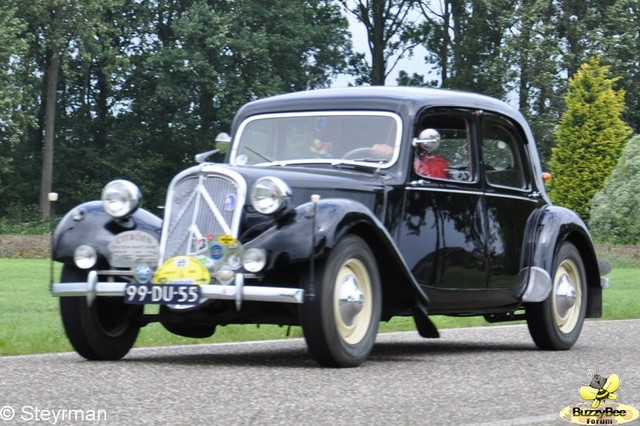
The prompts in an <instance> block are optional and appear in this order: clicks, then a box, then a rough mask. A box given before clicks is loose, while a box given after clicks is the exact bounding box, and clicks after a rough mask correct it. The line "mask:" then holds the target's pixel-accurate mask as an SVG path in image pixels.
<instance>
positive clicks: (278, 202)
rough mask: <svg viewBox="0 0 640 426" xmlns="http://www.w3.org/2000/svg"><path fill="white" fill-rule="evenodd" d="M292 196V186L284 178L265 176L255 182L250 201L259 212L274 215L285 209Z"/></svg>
mask: <svg viewBox="0 0 640 426" xmlns="http://www.w3.org/2000/svg"><path fill="white" fill-rule="evenodd" d="M290 197H291V188H289V185H287V184H286V183H285V182H284V181H283V180H282V179H280V178H277V177H275V176H264V177H261V178H260V179H258V180H256V181H255V183H254V184H253V186H252V188H251V194H250V201H251V205H252V206H253V208H254V209H255V210H256V211H257V212H258V213H262V214H265V215H272V214H274V213H278V212H279V211H281V210H283V209H284V208H285V207H286V206H287V204H288V201H289V199H290Z"/></svg>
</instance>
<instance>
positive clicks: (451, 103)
mask: <svg viewBox="0 0 640 426" xmlns="http://www.w3.org/2000/svg"><path fill="white" fill-rule="evenodd" d="M425 107H426V108H428V107H461V108H472V109H482V110H487V111H492V112H496V113H499V114H503V115H506V116H509V117H511V118H513V119H514V120H516V121H517V122H518V124H519V125H520V126H521V127H522V128H523V129H524V130H525V133H527V134H528V136H530V130H529V126H528V124H527V122H526V120H525V118H524V117H523V116H522V114H520V112H519V111H518V110H517V109H515V108H513V107H512V106H510V105H509V104H507V103H506V102H503V101H501V100H498V99H495V98H492V97H489V96H485V95H480V94H477V93H471V92H464V91H457V90H448V89H435V88H427V87H409V86H359V87H346V88H330V89H316V90H307V91H303V92H294V93H287V94H283V95H277V96H272V97H268V98H264V99H259V100H256V101H252V102H249V103H247V104H246V105H244V106H243V107H242V108H241V109H240V110H239V111H238V114H237V115H236V119H235V121H236V123H235V124H238V123H239V122H240V121H242V120H244V119H245V118H246V117H248V116H251V115H256V114H264V113H269V112H272V113H276V112H293V111H313V110H342V109H344V110H353V109H357V110H385V111H393V112H397V113H398V114H400V115H402V116H415V115H416V114H417V113H418V112H419V111H420V110H422V109H424V108H425ZM234 128H235V125H234Z"/></svg>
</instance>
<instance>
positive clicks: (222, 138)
mask: <svg viewBox="0 0 640 426" xmlns="http://www.w3.org/2000/svg"><path fill="white" fill-rule="evenodd" d="M215 141H216V144H226V145H228V144H230V143H231V136H229V133H226V132H221V133H218V135H217V136H216V139H215Z"/></svg>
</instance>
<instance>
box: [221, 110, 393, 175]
mask: <svg viewBox="0 0 640 426" xmlns="http://www.w3.org/2000/svg"><path fill="white" fill-rule="evenodd" d="M328 116H365V117H370V116H377V117H390V118H391V119H393V121H395V123H396V135H395V140H394V146H393V156H392V157H391V158H390V159H389V160H388V161H387V162H386V163H384V162H383V163H382V164H380V163H370V162H362V161H352V163H354V164H358V165H361V166H366V167H371V168H372V169H388V168H389V167H391V166H393V165H394V164H395V163H396V161H397V160H398V157H399V156H400V145H401V142H402V133H403V132H404V128H403V124H402V119H401V118H400V116H399V115H398V114H397V113H394V112H388V111H379V110H376V111H370V110H356V111H350V110H342V111H341V110H337V111H327V110H315V111H305V112H278V113H270V114H259V115H255V116H252V117H248V118H247V119H245V120H244V121H243V122H242V123H240V126H239V127H238V130H237V132H236V134H235V135H234V136H233V141H232V143H231V150H230V152H229V164H231V165H234V166H235V165H238V164H236V154H237V153H238V144H239V143H240V139H241V137H242V133H243V132H244V129H245V127H246V126H247V124H249V123H251V122H252V121H255V120H264V119H269V118H287V117H328ZM339 161H340V159H338V158H332V159H326V160H324V159H313V161H312V159H307V160H300V161H296V160H291V161H290V160H282V161H274V162H272V163H268V162H267V163H260V164H259V165H260V166H270V165H276V166H283V165H290V164H293V165H295V164H309V163H323V164H324V163H326V164H332V163H335V162H339ZM347 163H348V162H347ZM242 165H243V166H244V164H242ZM253 165H254V166H256V165H258V164H253Z"/></svg>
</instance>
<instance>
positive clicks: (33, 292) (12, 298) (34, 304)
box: [0, 259, 640, 355]
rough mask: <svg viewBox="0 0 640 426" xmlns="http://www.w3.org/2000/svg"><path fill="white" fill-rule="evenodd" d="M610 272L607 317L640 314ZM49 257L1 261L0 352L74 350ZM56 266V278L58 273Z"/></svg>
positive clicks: (268, 334) (241, 334) (176, 340)
mask: <svg viewBox="0 0 640 426" xmlns="http://www.w3.org/2000/svg"><path fill="white" fill-rule="evenodd" d="M614 264H620V267H616V268H614V270H613V272H612V273H611V274H610V275H609V278H610V280H611V288H609V289H608V290H605V292H604V315H603V318H602V319H628V318H640V298H638V297H637V296H638V294H639V293H638V291H639V289H640V283H639V279H638V277H640V268H638V267H637V266H636V265H634V264H630V263H625V262H624V261H620V262H616V263H614ZM49 268H50V264H49V262H48V261H47V260H32V259H0V355H19V354H31V353H43V352H64V351H71V350H72V349H71V346H70V345H69V343H68V341H67V339H66V337H65V335H64V331H63V329H62V325H61V322H60V315H59V312H58V300H57V298H54V297H52V296H51V295H50V294H49V284H48V283H49ZM59 270H60V268H59V265H56V271H55V276H56V277H58V276H59ZM433 320H434V322H435V323H436V325H437V326H438V327H439V328H448V327H466V326H479V325H487V323H486V322H485V321H484V320H483V319H482V318H452V317H443V316H434V317H433ZM414 329H415V327H414V325H413V320H412V319H411V318H394V319H393V320H392V321H390V322H388V323H383V324H382V325H381V327H380V330H381V331H382V332H384V331H398V330H414ZM287 334H288V335H289V336H291V337H301V336H302V332H301V330H300V328H299V327H291V329H288V328H283V327H276V326H261V327H260V328H259V329H258V328H257V327H256V326H226V327H218V330H217V331H216V334H215V335H214V336H212V337H211V338H208V339H188V338H182V337H179V336H175V335H172V334H170V333H169V332H167V331H165V330H164V328H162V326H161V325H159V324H151V325H148V326H147V327H145V328H143V329H142V331H141V333H140V337H139V338H138V341H137V343H136V346H137V347H141V346H159V345H172V344H189V343H204V342H207V343H211V342H227V341H242V340H258V339H276V338H284V337H286V336H287Z"/></svg>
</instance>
